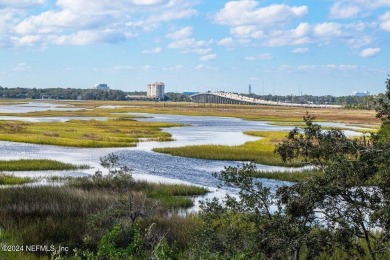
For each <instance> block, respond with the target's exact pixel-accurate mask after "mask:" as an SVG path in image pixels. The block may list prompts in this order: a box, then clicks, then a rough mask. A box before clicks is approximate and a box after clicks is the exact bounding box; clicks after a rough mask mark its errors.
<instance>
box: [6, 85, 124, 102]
mask: <svg viewBox="0 0 390 260" xmlns="http://www.w3.org/2000/svg"><path fill="white" fill-rule="evenodd" d="M0 97H2V98H32V99H70V100H125V97H126V93H125V92H123V91H121V90H97V89H76V88H44V89H37V88H3V87H0Z"/></svg>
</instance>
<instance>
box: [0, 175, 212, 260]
mask: <svg viewBox="0 0 390 260" xmlns="http://www.w3.org/2000/svg"><path fill="white" fill-rule="evenodd" d="M129 180H130V179H129V178H126V181H128V182H127V184H129V185H131V186H130V187H128V189H126V190H124V189H122V188H123V187H122V188H118V187H117V186H116V185H109V184H108V183H104V184H102V183H101V182H99V183H95V182H94V181H93V179H92V178H85V177H83V178H75V179H73V180H68V181H69V182H68V184H65V185H64V186H60V187H51V186H38V187H29V186H22V187H15V188H9V189H0V227H1V228H2V229H3V231H4V232H1V234H8V235H7V236H5V235H4V236H2V237H1V238H3V239H4V240H3V241H4V242H6V243H8V244H9V243H12V241H18V243H20V244H25V245H34V244H37V245H42V244H49V245H51V244H54V245H66V246H69V247H70V248H76V247H77V248H83V247H84V246H87V247H89V246H91V247H92V248H93V247H94V246H96V245H97V242H98V239H100V238H101V236H102V235H104V234H105V233H106V232H107V231H108V230H110V228H111V227H112V226H113V224H114V223H115V222H117V221H122V220H126V221H129V216H130V215H131V214H133V213H134V212H138V210H141V211H142V212H143V214H141V215H140V216H143V218H145V221H149V220H148V218H149V217H151V218H152V219H158V220H159V222H161V223H164V225H165V227H162V228H169V227H168V226H170V225H171V226H172V225H173V226H175V229H176V231H175V232H177V233H178V234H180V233H181V236H185V235H186V234H185V232H186V230H185V227H184V226H183V225H184V224H183V223H188V222H189V221H184V220H182V218H180V219H179V218H177V219H176V220H174V222H176V221H177V224H180V225H181V228H179V227H178V226H177V225H175V224H174V223H173V222H172V221H173V218H175V217H173V218H172V217H170V218H169V220H168V219H166V220H165V218H167V216H168V212H169V211H170V210H171V209H172V208H179V207H181V208H182V207H189V206H192V201H191V200H190V199H189V198H186V197H184V196H194V195H203V194H205V193H207V190H206V189H204V188H200V187H194V186H187V185H170V184H156V183H148V182H145V181H129ZM91 183H92V184H91ZM156 203H157V204H156ZM156 205H158V209H155V208H156ZM134 210H135V211H134ZM168 223H169V224H168ZM96 225H98V226H96ZM159 228H161V226H160V227H159ZM164 232H166V231H164ZM170 236H175V234H172V233H171V234H170ZM91 238H92V240H90V239H91ZM42 254H45V253H42ZM42 254H37V256H38V257H39V256H42ZM26 259H28V258H26ZM31 259H35V258H31Z"/></svg>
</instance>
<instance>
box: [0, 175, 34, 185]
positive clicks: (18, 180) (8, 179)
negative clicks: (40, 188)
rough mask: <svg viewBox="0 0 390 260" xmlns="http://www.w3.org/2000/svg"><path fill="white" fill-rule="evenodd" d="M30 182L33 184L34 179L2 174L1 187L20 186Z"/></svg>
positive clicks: (0, 178)
mask: <svg viewBox="0 0 390 260" xmlns="http://www.w3.org/2000/svg"><path fill="white" fill-rule="evenodd" d="M29 182H33V179H31V178H28V177H16V176H14V175H7V174H3V173H0V185H20V184H25V183H29Z"/></svg>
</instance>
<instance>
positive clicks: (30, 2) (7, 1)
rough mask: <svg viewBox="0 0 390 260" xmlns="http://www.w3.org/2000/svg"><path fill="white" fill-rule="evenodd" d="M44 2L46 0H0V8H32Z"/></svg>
mask: <svg viewBox="0 0 390 260" xmlns="http://www.w3.org/2000/svg"><path fill="white" fill-rule="evenodd" d="M45 3H46V0H0V8H32V7H35V6H40V5H43V4H45Z"/></svg>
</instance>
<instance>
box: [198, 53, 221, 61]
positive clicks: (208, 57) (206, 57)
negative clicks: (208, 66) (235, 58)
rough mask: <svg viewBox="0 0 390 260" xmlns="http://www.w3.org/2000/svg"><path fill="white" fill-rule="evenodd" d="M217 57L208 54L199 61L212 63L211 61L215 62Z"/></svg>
mask: <svg viewBox="0 0 390 260" xmlns="http://www.w3.org/2000/svg"><path fill="white" fill-rule="evenodd" d="M217 57H218V56H217V54H209V55H205V56H202V57H200V58H199V60H201V61H212V60H215V59H216V58H217Z"/></svg>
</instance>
